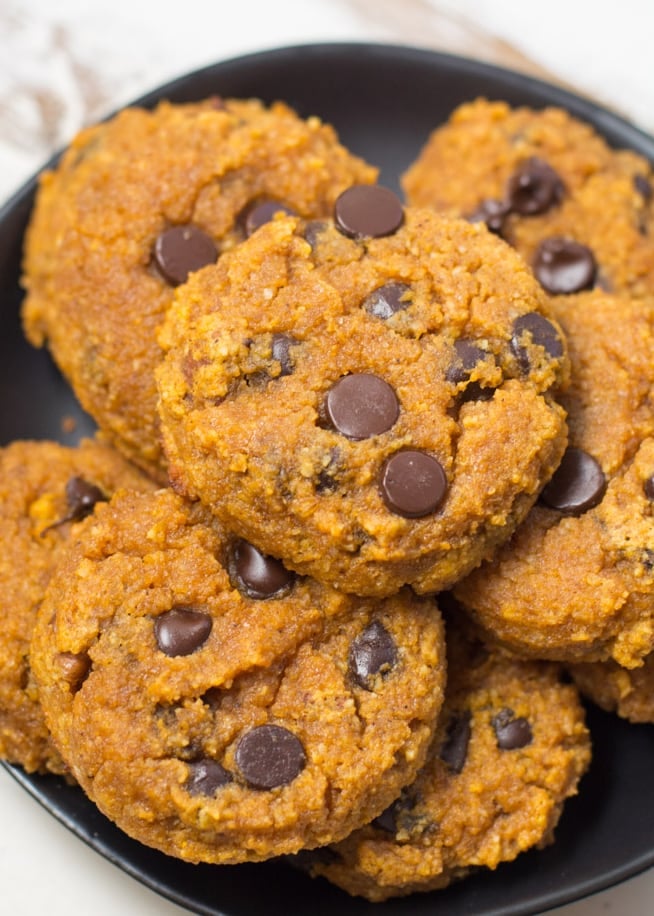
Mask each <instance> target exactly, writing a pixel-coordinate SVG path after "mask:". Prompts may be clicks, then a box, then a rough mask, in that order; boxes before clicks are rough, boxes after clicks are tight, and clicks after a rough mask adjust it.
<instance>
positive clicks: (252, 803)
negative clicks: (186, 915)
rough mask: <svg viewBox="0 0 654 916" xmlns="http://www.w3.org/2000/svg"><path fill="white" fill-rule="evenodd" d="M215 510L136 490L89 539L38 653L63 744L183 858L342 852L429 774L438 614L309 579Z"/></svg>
mask: <svg viewBox="0 0 654 916" xmlns="http://www.w3.org/2000/svg"><path fill="white" fill-rule="evenodd" d="M206 515H207V514H206V513H205V511H204V510H202V509H201V507H200V506H199V505H198V504H187V503H184V502H183V501H182V500H181V499H180V498H179V497H178V496H176V495H175V494H174V493H173V492H172V491H171V490H160V491H158V492H157V493H156V494H154V495H139V494H135V493H130V492H123V493H121V494H118V495H116V496H115V497H114V499H113V500H112V502H111V503H109V504H107V505H105V506H103V507H102V508H101V511H98V513H97V515H96V517H95V518H94V519H90V520H89V521H88V522H87V523H86V525H85V527H84V529H83V530H80V531H79V533H78V535H77V537H76V540H75V543H74V544H71V546H70V549H69V551H68V553H67V556H66V557H65V558H64V559H63V560H62V563H61V565H60V567H59V569H58V571H57V573H56V574H55V576H54V577H53V579H52V581H51V583H50V586H49V589H48V592H47V595H46V598H45V600H44V603H43V605H42V608H41V612H40V615H39V622H38V625H37V629H36V632H35V635H34V640H33V648H32V658H33V663H34V666H35V671H36V674H37V677H38V681H39V688H40V692H41V699H42V704H43V708H44V711H45V714H46V717H47V721H48V724H49V726H50V728H51V729H52V733H53V737H54V738H55V740H56V741H57V743H58V745H59V748H60V750H61V752H62V754H63V756H64V758H65V759H66V760H67V762H68V764H69V765H70V768H71V770H72V772H73V774H74V776H75V777H76V778H77V780H78V781H79V783H80V784H81V786H82V787H83V789H85V790H86V792H87V793H88V795H89V797H90V798H91V799H92V800H93V801H94V802H95V803H96V804H97V805H98V807H99V808H100V809H101V810H102V811H103V812H104V813H105V814H106V815H107V816H108V817H110V818H111V819H112V820H114V821H115V822H116V823H117V824H118V826H119V827H121V828H122V829H123V830H124V831H126V832H127V833H128V834H130V835H131V836H133V837H135V838H136V839H138V840H140V841H141V842H143V843H145V844H147V845H150V846H154V847H156V848H158V849H160V850H162V851H163V852H166V853H169V854H171V855H175V856H178V857H180V858H183V859H186V860H190V861H193V862H197V861H204V862H215V863H231V862H240V861H245V860H250V861H255V860H260V859H266V858H269V857H271V856H274V855H278V854H280V853H283V852H295V851H297V850H298V849H300V848H302V847H305V846H309V847H311V846H316V845H319V844H325V843H327V842H330V841H331V840H332V839H335V838H342V837H343V836H344V835H346V834H347V833H349V832H350V831H351V830H352V829H354V828H355V827H357V826H360V825H361V824H362V823H363V822H365V821H366V820H370V818H371V817H375V816H376V815H378V814H379V813H381V811H382V810H383V809H384V808H385V807H386V806H387V805H388V804H389V803H390V801H392V799H393V798H394V797H395V796H396V795H397V794H398V792H399V791H400V790H401V788H402V786H404V785H406V784H407V783H408V782H410V781H411V780H412V779H413V778H414V777H415V774H416V772H417V770H418V769H419V768H420V766H421V765H422V763H423V761H424V758H425V754H426V751H427V748H428V746H429V742H430V739H431V736H432V734H433V730H434V727H435V719H436V716H437V714H438V712H439V709H440V706H441V703H442V698H443V682H444V672H445V662H444V647H443V632H442V624H441V618H440V615H439V613H438V609H437V608H436V606H435V603H434V601H433V600H427V599H419V598H417V597H416V596H414V595H413V594H412V593H411V592H410V591H408V590H407V591H406V592H405V593H403V594H400V595H398V596H395V597H393V598H389V599H387V600H386V601H381V602H377V603H374V602H371V601H368V600H363V599H356V598H352V597H348V596H346V595H344V594H342V593H339V592H336V591H334V590H333V589H331V588H328V587H326V586H321V585H319V584H318V583H316V582H315V581H313V580H310V579H301V578H298V577H296V576H295V575H294V574H293V573H290V572H289V571H288V570H286V569H285V568H284V567H283V566H282V564H281V563H280V562H279V561H277V560H273V559H272V558H270V557H267V556H265V555H263V554H261V553H260V552H259V551H258V550H256V549H255V548H254V547H252V545H250V544H248V543H247V542H244V541H242V540H238V539H234V538H232V537H227V536H226V535H224V534H223V533H222V531H221V529H220V528H219V527H218V524H217V523H216V522H215V521H213V520H210V517H209V519H208V518H207V517H206Z"/></svg>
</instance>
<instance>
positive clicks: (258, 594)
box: [230, 540, 295, 599]
mask: <svg viewBox="0 0 654 916" xmlns="http://www.w3.org/2000/svg"><path fill="white" fill-rule="evenodd" d="M230 571H231V573H232V577H233V579H234V581H235V584H236V587H237V588H238V589H239V591H241V592H243V594H245V595H246V596H247V597H248V598H255V599H263V598H274V597H275V595H279V594H280V593H281V592H285V591H286V590H287V589H288V588H290V586H291V585H292V584H293V582H294V580H295V573H292V572H290V570H288V569H286V567H285V566H284V565H283V564H282V562H281V561H280V560H277V559H276V558H275V557H270V556H267V555H266V554H264V553H261V551H260V550H257V548H256V547H255V546H254V545H253V544H250V543H249V541H243V540H240V541H237V542H236V543H235V544H234V546H233V548H232V553H231V557H230Z"/></svg>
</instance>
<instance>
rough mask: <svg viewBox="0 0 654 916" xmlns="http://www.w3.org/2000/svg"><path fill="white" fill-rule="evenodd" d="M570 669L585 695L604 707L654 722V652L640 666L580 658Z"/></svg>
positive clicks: (625, 716) (625, 715) (632, 720)
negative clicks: (633, 666)
mask: <svg viewBox="0 0 654 916" xmlns="http://www.w3.org/2000/svg"><path fill="white" fill-rule="evenodd" d="M568 670H569V671H570V674H571V675H572V677H573V678H574V681H575V684H576V685H577V687H578V688H579V689H580V690H581V692H582V693H583V694H584V696H586V697H588V699H590V700H592V701H593V702H594V703H597V705H598V706H601V708H602V709H605V710H606V711H607V712H615V713H617V715H619V716H620V717H621V718H623V719H628V720H629V721H630V722H654V654H652V653H650V654H649V655H647V656H646V657H645V659H644V661H643V664H642V665H641V666H640V667H639V668H623V667H622V666H621V665H618V663H617V662H614V661H608V662H586V663H584V662H580V663H579V664H578V665H570V666H569V669H568Z"/></svg>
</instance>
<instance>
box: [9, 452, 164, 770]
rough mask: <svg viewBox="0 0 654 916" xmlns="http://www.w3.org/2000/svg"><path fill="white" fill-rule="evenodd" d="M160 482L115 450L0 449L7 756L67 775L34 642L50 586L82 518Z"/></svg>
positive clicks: (32, 767)
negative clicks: (43, 700)
mask: <svg viewBox="0 0 654 916" xmlns="http://www.w3.org/2000/svg"><path fill="white" fill-rule="evenodd" d="M153 486H154V485H153V484H152V483H151V482H150V481H149V480H148V479H147V478H146V477H144V475H143V474H141V472H140V471H138V470H137V469H136V468H134V467H132V466H131V465H129V464H128V463H127V462H126V461H125V459H124V458H123V457H122V456H121V455H120V454H118V453H117V452H115V451H114V450H113V449H111V448H108V447H107V446H104V445H101V444H99V443H97V442H94V441H92V440H86V441H84V442H82V444H81V445H80V446H79V447H78V448H66V447H64V446H62V445H58V444H57V443H56V442H47V441H40V442H37V441H17V442H13V443H12V444H11V445H8V446H6V447H5V448H3V449H0V543H1V544H2V551H0V581H2V586H3V600H2V610H1V611H0V758H2V759H3V760H7V761H9V762H10V763H18V764H21V765H22V766H23V767H24V768H25V769H26V770H27V771H28V772H34V771H41V772H44V771H50V772H54V773H65V772H66V766H65V764H64V762H63V761H62V759H61V757H60V755H59V752H58V751H57V749H56V748H55V747H54V745H53V743H52V741H51V738H50V733H49V731H48V729H47V727H46V724H45V722H44V719H43V714H42V712H41V707H40V704H39V698H38V689H37V687H36V684H35V681H34V677H33V674H32V669H31V666H30V657H29V655H30V653H29V648H30V640H31V636H32V631H33V629H34V625H35V621H36V614H37V610H38V607H39V605H40V603H41V601H42V599H43V595H44V592H45V589H46V586H47V584H48V582H49V580H50V578H51V576H52V574H53V572H54V569H55V567H56V565H57V563H58V561H59V558H60V557H61V554H62V552H63V551H64V549H65V545H66V544H67V543H68V541H69V540H70V539H71V538H74V537H75V535H76V532H77V528H78V526H79V523H80V521H81V520H82V519H84V518H85V517H86V516H87V515H89V514H90V513H91V512H93V510H94V507H95V505H96V503H98V502H103V501H106V500H108V499H109V497H110V496H111V494H112V493H113V492H114V491H115V490H116V489H117V488H118V487H133V488H136V489H142V490H146V489H148V488H150V487H153Z"/></svg>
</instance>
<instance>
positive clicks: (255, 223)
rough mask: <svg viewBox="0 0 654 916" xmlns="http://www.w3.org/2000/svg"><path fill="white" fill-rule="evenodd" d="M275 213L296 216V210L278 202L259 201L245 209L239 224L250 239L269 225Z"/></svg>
mask: <svg viewBox="0 0 654 916" xmlns="http://www.w3.org/2000/svg"><path fill="white" fill-rule="evenodd" d="M275 213H287V214H288V215H289V216H296V215H297V214H296V213H295V211H294V210H291V208H290V207H287V206H285V205H284V204H281V203H280V202H279V201H278V200H259V201H255V202H254V203H252V204H250V205H249V206H247V207H246V208H245V210H244V211H243V213H242V214H241V216H240V217H239V222H240V223H241V225H242V226H243V231H244V232H245V234H246V236H247V237H248V238H249V237H250V236H251V235H253V233H255V232H256V231H257V229H259V228H260V227H261V226H263V225H265V223H269V222H270V221H271V220H272V218H273V217H274V215H275Z"/></svg>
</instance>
